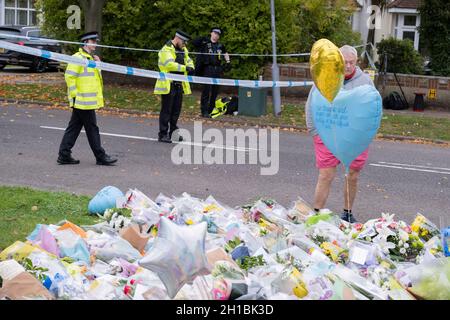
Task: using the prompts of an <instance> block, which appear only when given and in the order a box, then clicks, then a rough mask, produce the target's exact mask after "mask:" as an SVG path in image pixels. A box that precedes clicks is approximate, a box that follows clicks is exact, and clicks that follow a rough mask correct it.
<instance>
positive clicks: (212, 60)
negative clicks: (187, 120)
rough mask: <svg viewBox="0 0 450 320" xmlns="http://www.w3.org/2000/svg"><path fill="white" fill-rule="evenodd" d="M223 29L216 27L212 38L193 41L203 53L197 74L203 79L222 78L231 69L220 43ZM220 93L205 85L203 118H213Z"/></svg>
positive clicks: (202, 108) (215, 88) (212, 30)
mask: <svg viewBox="0 0 450 320" xmlns="http://www.w3.org/2000/svg"><path fill="white" fill-rule="evenodd" d="M222 33H223V32H222V29H220V28H218V27H214V28H212V29H211V36H210V37H209V38H208V37H200V38H197V39H195V40H194V41H192V44H193V45H194V46H195V47H196V48H198V50H199V51H200V52H201V53H203V54H200V55H198V56H197V57H196V74H197V75H199V76H203V77H211V78H220V77H222V76H223V73H224V71H228V70H229V69H230V56H229V55H228V52H227V50H226V49H225V46H224V45H223V44H221V43H219V38H220V36H221V35H222ZM218 93H219V86H218V85H212V84H204V85H203V91H202V98H201V116H202V117H204V118H211V115H210V114H211V112H212V111H213V109H214V107H215V103H216V99H217V95H218Z"/></svg>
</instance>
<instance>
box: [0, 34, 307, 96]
mask: <svg viewBox="0 0 450 320" xmlns="http://www.w3.org/2000/svg"><path fill="white" fill-rule="evenodd" d="M0 48H4V49H7V50H12V51H17V52H21V53H25V54H29V55H32V56H36V57H40V58H44V59H49V60H55V61H58V62H65V63H71V64H76V65H79V66H83V67H88V68H96V69H99V70H104V71H109V72H113V73H120V74H125V75H132V76H138V77H144V78H152V79H158V80H174V81H184V82H190V83H199V84H215V85H222V86H233V87H249V88H275V87H279V88H286V87H288V88H289V87H307V86H311V85H313V82H312V81H259V80H234V79H221V78H207V77H197V76H184V75H179V74H173V73H164V72H158V71H151V70H145V69H139V68H133V67H127V66H121V65H117V64H111V63H106V62H99V61H93V60H88V59H83V58H78V57H74V56H69V55H66V54H61V53H56V52H51V51H47V50H42V49H36V48H31V47H26V46H21V45H17V44H14V43H10V42H6V41H2V40H0Z"/></svg>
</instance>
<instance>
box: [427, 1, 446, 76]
mask: <svg viewBox="0 0 450 320" xmlns="http://www.w3.org/2000/svg"><path fill="white" fill-rule="evenodd" d="M419 12H420V20H421V22H420V28H419V32H420V41H421V43H422V45H423V46H424V47H425V48H426V49H427V51H429V53H430V58H431V69H432V71H433V74H435V75H443V76H450V2H449V1H448V0H427V1H422V5H421V6H420V8H419Z"/></svg>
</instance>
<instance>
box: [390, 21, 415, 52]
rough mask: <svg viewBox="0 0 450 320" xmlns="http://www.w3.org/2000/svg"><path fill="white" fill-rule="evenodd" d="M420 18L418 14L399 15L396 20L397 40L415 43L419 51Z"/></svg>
mask: <svg viewBox="0 0 450 320" xmlns="http://www.w3.org/2000/svg"><path fill="white" fill-rule="evenodd" d="M419 26H420V17H419V15H416V14H401V13H400V14H397V15H396V19H395V37H396V38H397V39H409V40H411V41H412V42H413V43H414V48H415V49H416V50H418V49H419V31H418V28H419Z"/></svg>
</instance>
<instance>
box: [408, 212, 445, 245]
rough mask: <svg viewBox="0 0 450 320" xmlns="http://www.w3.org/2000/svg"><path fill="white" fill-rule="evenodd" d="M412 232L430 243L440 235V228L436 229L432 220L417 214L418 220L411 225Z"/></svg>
mask: <svg viewBox="0 0 450 320" xmlns="http://www.w3.org/2000/svg"><path fill="white" fill-rule="evenodd" d="M411 230H412V231H413V232H414V233H416V234H417V235H418V236H419V237H420V238H421V239H423V240H424V241H425V242H426V241H429V240H430V239H431V238H433V237H434V236H439V235H440V231H439V229H438V227H436V226H435V225H434V224H433V223H432V222H431V221H430V220H428V219H427V218H425V217H424V216H423V215H421V214H420V213H418V214H417V216H416V218H415V219H414V221H413V223H412V224H411Z"/></svg>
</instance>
